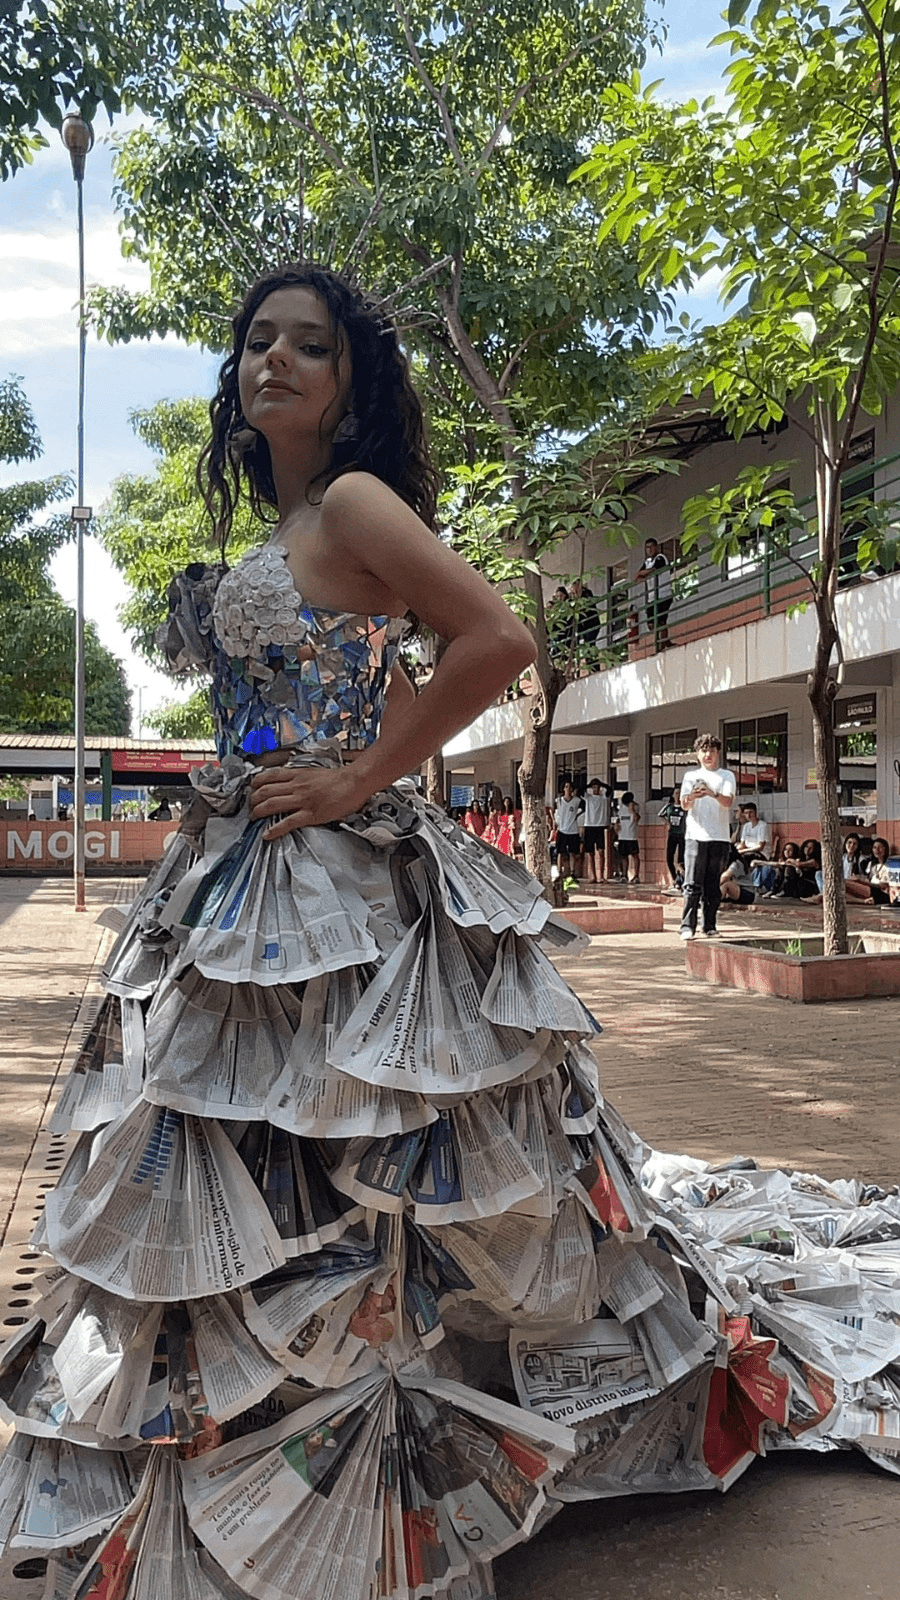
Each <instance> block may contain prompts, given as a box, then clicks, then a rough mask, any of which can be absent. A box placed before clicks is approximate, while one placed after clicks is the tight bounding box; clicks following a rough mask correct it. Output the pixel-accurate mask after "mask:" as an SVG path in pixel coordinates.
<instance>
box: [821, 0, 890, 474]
mask: <svg viewBox="0 0 900 1600" xmlns="http://www.w3.org/2000/svg"><path fill="white" fill-rule="evenodd" d="M856 3H857V5H858V6H859V9H860V11H861V12H862V15H863V17H864V19H865V23H866V26H867V28H868V29H869V31H870V33H871V34H872V35H873V37H874V39H875V43H876V48H877V50H878V61H879V67H880V72H879V90H880V97H881V137H882V145H883V148H884V151H885V154H886V155H887V158H888V164H889V166H890V169H891V186H890V191H889V194H888V201H887V205H886V206H885V210H884V218H883V220H882V223H881V227H880V230H879V232H880V238H879V245H878V254H877V256H876V258H875V263H874V265H873V267H872V269H871V272H870V274H869V292H868V300H869V326H868V329H867V332H866V337H865V342H864V344H863V351H862V355H861V356H860V359H859V362H858V364H857V368H856V376H855V378H854V380H853V385H852V387H851V390H850V399H849V401H848V402H847V411H846V415H845V419H844V427H843V433H842V436H841V444H840V449H839V451H838V455H837V463H836V465H837V470H838V471H839V472H840V471H841V470H842V469H843V467H844V466H846V463H847V461H848V460H849V459H850V448H851V445H852V443H853V430H854V428H855V427H856V422H857V418H858V416H859V411H860V407H861V405H862V396H863V389H864V388H865V384H866V379H867V377H868V375H869V366H870V364H871V360H872V354H873V351H874V349H875V340H876V339H877V337H878V331H879V328H880V326H881V319H882V317H883V316H884V314H885V311H886V310H887V306H888V304H889V301H890V298H891V295H892V294H893V292H894V289H895V288H896V284H892V286H891V289H890V291H889V293H888V296H887V297H886V299H885V301H884V303H883V304H882V305H879V304H878V295H879V291H880V289H881V280H882V278H883V276H884V269H885V265H886V263H887V258H888V251H889V249H890V246H891V242H892V241H891V233H892V231H893V225H894V217H895V214H896V211H897V201H898V197H900V163H898V160H897V152H896V150H895V148H894V139H893V134H892V131H891V103H890V91H889V83H890V79H889V74H888V66H889V64H888V59H887V51H886V50H885V46H884V29H883V28H879V27H878V26H877V25H876V23H875V22H874V21H873V18H872V15H871V13H870V11H869V8H868V6H867V5H866V0H856Z"/></svg>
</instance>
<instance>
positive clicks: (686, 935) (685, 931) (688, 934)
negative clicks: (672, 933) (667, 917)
mask: <svg viewBox="0 0 900 1600" xmlns="http://www.w3.org/2000/svg"><path fill="white" fill-rule="evenodd" d="M678 937H679V939H693V937H694V934H693V931H692V930H691V929H690V928H682V929H681V932H680V933H679V935H678Z"/></svg>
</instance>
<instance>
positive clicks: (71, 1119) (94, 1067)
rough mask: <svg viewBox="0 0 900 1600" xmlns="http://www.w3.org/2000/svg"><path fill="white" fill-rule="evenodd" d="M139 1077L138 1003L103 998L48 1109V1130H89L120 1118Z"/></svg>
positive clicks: (141, 1037) (141, 1065) (141, 1017)
mask: <svg viewBox="0 0 900 1600" xmlns="http://www.w3.org/2000/svg"><path fill="white" fill-rule="evenodd" d="M143 1075H144V1013H143V1011H142V1009H141V1003H140V1001H139V1000H121V999H120V998H119V996H118V995H114V994H108V995H107V996H106V998H105V999H104V1001H103V1003H102V1005H101V1007H100V1010H99V1012H98V1013H97V1017H96V1019H95V1021H94V1023H93V1026H92V1027H91V1029H90V1032H89V1033H88V1036H87V1038H86V1039H85V1041H84V1044H83V1045H82V1047H81V1049H80V1050H79V1052H78V1056H77V1058H76V1061H75V1064H74V1066H73V1067H72V1071H71V1072H70V1073H69V1076H68V1078H67V1080H66V1083H65V1085H64V1088H63V1091H62V1094H61V1095H60V1097H59V1099H58V1101H57V1103H56V1106H55V1108H54V1110H53V1113H52V1115H51V1118H50V1132H51V1133H70V1132H73V1131H75V1132H78V1133H85V1132H91V1131H92V1130H93V1129H94V1128H99V1127H102V1125H103V1124H104V1123H106V1122H112V1121H113V1119H114V1118H115V1117H122V1116H124V1115H125V1114H126V1112H127V1111H129V1110H130V1109H131V1107H132V1106H133V1105H134V1103H135V1101H136V1100H137V1098H138V1096H139V1095H140V1092H141V1083H142V1081H143Z"/></svg>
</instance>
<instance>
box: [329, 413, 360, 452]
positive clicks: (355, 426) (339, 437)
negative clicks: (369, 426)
mask: <svg viewBox="0 0 900 1600" xmlns="http://www.w3.org/2000/svg"><path fill="white" fill-rule="evenodd" d="M358 438H359V422H358V420H357V418H356V417H355V416H354V414H353V412H352V411H348V412H347V415H346V416H345V417H342V418H341V420H340V422H339V423H338V425H337V427H336V428H335V430H334V437H333V439H332V441H331V442H332V444H352V443H353V441H354V439H358Z"/></svg>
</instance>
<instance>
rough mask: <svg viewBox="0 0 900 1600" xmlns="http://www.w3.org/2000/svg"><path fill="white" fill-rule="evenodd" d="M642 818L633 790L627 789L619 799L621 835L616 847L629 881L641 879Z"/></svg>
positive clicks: (635, 881)
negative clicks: (640, 835) (639, 830)
mask: <svg viewBox="0 0 900 1600" xmlns="http://www.w3.org/2000/svg"><path fill="white" fill-rule="evenodd" d="M640 820H641V809H640V806H639V805H638V803H637V801H636V800H635V798H634V795H633V794H632V792H631V790H630V789H626V791H625V793H624V794H623V796H622V798H621V800H620V801H619V837H618V839H617V840H616V849H617V850H618V852H619V855H620V856H621V857H622V865H623V867H624V868H625V870H626V875H627V879H628V882H629V883H640V881H641V845H640V840H639V839H638V826H639V824H640Z"/></svg>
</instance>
